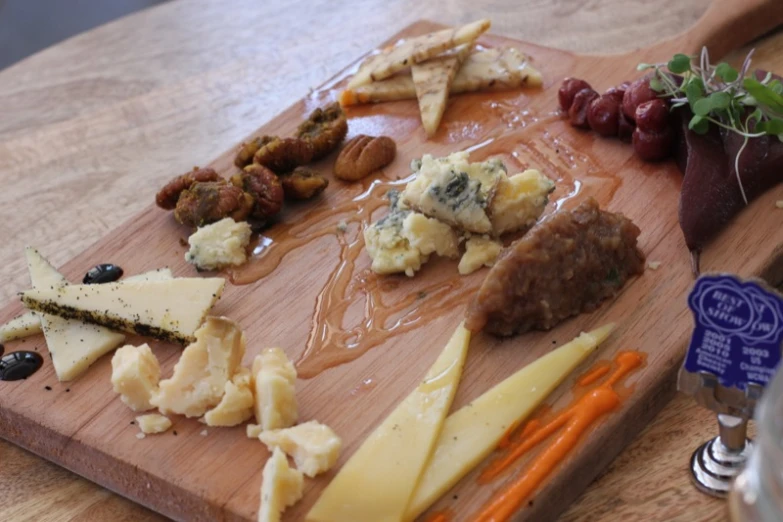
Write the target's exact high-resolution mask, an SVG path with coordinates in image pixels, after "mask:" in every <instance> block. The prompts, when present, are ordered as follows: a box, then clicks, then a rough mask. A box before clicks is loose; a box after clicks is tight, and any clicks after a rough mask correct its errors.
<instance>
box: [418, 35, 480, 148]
mask: <svg viewBox="0 0 783 522" xmlns="http://www.w3.org/2000/svg"><path fill="white" fill-rule="evenodd" d="M471 47H472V43H471V44H464V45H462V46H460V47H457V48H456V49H454V50H453V52H450V53H448V54H446V55H442V56H437V57H435V58H432V59H431V60H427V61H426V62H422V63H417V64H413V65H411V78H412V80H413V86H414V88H415V90H416V98H418V100H419V112H420V113H421V124H422V126H423V127H424V132H425V133H426V134H427V137H432V136H433V135H434V134H435V132H436V131H437V130H438V125H440V120H441V118H443V113H444V112H445V110H446V103H448V99H449V91H450V90H451V82H452V81H453V80H454V76H455V75H456V74H457V71H458V70H459V68H460V65H462V62H464V61H465V58H467V57H468V55H469V54H470V48H471Z"/></svg>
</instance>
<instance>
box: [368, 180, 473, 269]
mask: <svg viewBox="0 0 783 522" xmlns="http://www.w3.org/2000/svg"><path fill="white" fill-rule="evenodd" d="M388 198H389V214H388V215H386V216H385V217H383V218H381V219H380V220H378V221H377V222H375V223H373V224H372V225H370V226H369V227H367V228H366V229H365V230H364V243H365V248H366V249H367V253H368V254H369V256H370V258H371V259H372V266H371V269H372V271H373V272H375V273H378V274H395V273H405V274H406V275H407V276H409V277H413V275H414V274H415V273H416V272H417V271H418V270H419V269H421V266H422V265H423V264H424V263H426V262H427V261H428V259H429V256H430V255H431V254H437V255H439V256H443V257H456V256H457V255H458V246H459V238H458V237H457V234H456V233H455V232H454V230H453V229H452V228H451V227H450V226H449V225H447V224H445V223H442V222H440V221H438V220H436V219H432V218H428V217H427V216H425V215H423V214H421V213H419V212H413V211H411V210H410V209H408V208H406V206H405V205H404V204H403V203H402V202H401V201H400V197H399V193H398V192H397V191H390V192H389V194H388Z"/></svg>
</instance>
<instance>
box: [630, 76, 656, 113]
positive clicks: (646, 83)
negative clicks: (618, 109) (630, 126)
mask: <svg viewBox="0 0 783 522" xmlns="http://www.w3.org/2000/svg"><path fill="white" fill-rule="evenodd" d="M656 98H658V93H657V92H655V91H654V90H652V89H651V88H650V78H649V76H645V77H644V78H639V79H638V80H636V81H635V82H633V83H632V84H631V86H630V87H628V89H627V90H626V91H625V95H623V113H624V114H625V116H626V117H628V119H631V120H633V119H634V118H636V107H638V106H639V105H641V104H642V103H644V102H646V101H650V100H654V99H656Z"/></svg>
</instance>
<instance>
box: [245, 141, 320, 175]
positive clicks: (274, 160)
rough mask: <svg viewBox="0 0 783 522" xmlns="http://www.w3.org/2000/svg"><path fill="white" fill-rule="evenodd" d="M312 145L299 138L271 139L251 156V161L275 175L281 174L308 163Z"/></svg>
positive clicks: (310, 158)
mask: <svg viewBox="0 0 783 522" xmlns="http://www.w3.org/2000/svg"><path fill="white" fill-rule="evenodd" d="M312 159H313V145H312V144H311V143H310V142H309V141H305V140H303V139H300V138H272V139H271V140H269V141H268V142H267V143H265V144H264V145H263V146H262V147H261V148H260V149H258V151H256V153H255V155H254V156H253V161H255V162H256V163H258V164H259V165H263V166H264V167H267V168H268V169H270V170H272V172H274V173H276V174H282V173H284V172H288V171H290V170H293V169H294V168H296V167H298V166H300V165H304V164H306V163H309V162H310V161H311V160H312Z"/></svg>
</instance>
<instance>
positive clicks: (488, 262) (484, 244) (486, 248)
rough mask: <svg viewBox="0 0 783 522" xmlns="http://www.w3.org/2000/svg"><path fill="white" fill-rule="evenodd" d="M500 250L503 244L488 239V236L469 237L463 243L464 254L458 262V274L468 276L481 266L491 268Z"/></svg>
mask: <svg viewBox="0 0 783 522" xmlns="http://www.w3.org/2000/svg"><path fill="white" fill-rule="evenodd" d="M501 250H503V244H502V243H500V242H499V241H495V240H494V239H490V238H489V236H473V237H471V238H470V239H468V240H467V242H466V243H465V253H464V254H462V259H460V260H459V267H458V269H459V273H460V274H462V275H468V274H471V273H473V272H475V271H476V270H478V269H479V268H481V267H482V266H492V265H493V264H495V259H497V257H498V254H500V251H501Z"/></svg>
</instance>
